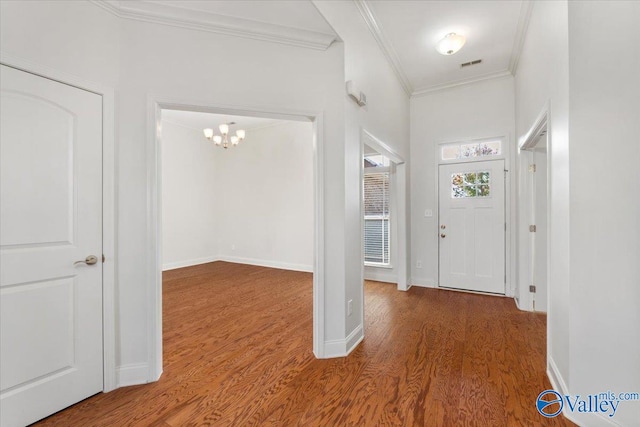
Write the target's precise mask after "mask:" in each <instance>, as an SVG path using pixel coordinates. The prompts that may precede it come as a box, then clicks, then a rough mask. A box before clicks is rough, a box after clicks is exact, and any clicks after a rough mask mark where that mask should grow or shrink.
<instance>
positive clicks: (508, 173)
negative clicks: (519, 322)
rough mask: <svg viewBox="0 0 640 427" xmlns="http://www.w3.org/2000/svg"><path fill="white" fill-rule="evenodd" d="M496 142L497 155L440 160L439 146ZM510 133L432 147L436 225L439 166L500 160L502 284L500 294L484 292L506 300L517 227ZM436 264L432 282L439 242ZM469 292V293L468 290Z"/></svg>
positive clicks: (512, 280)
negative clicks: (502, 175)
mask: <svg viewBox="0 0 640 427" xmlns="http://www.w3.org/2000/svg"><path fill="white" fill-rule="evenodd" d="M496 139H500V140H501V141H502V152H501V154H500V155H499V156H480V157H470V158H464V159H454V160H442V155H441V147H442V146H443V145H447V144H455V143H464V142H482V141H495V140H496ZM510 140H511V138H510V132H503V133H502V134H501V135H497V136H487V137H480V138H458V139H456V140H449V141H439V142H437V143H436V144H435V149H436V153H435V159H436V165H435V166H436V167H435V179H434V185H435V194H436V200H435V212H436V215H435V218H436V219H437V221H436V224H439V223H440V186H439V181H440V166H441V165H450V164H459V163H473V162H480V161H495V160H502V161H504V171H505V183H504V196H505V204H504V220H505V223H506V226H507V228H506V230H505V247H504V252H505V259H504V269H505V270H504V271H505V276H506V280H505V284H504V294H493V293H487V295H500V296H506V297H513V296H514V294H515V286H516V283H517V275H516V272H517V263H518V259H517V257H516V256H515V255H514V254H513V253H512V252H513V250H514V246H515V247H517V244H516V243H515V238H516V234H517V233H515V232H514V226H515V224H517V218H516V213H517V206H516V205H515V203H516V200H517V197H514V192H515V191H517V189H516V188H515V186H514V185H513V180H512V178H511V177H512V166H511V165H512V164H514V163H515V161H514V160H513V158H514V156H515V153H514V151H515V150H514V149H513V148H512V147H511V142H510ZM437 251H438V262H437V263H436V266H435V277H437V278H438V280H436V283H438V282H439V280H440V279H439V278H440V239H438V249H437ZM436 287H437V288H438V289H449V288H444V287H440V285H436ZM469 292H472V291H469Z"/></svg>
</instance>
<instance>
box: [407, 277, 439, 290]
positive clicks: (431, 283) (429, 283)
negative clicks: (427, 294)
mask: <svg viewBox="0 0 640 427" xmlns="http://www.w3.org/2000/svg"><path fill="white" fill-rule="evenodd" d="M411 286H416V287H419V288H437V286H436V282H435V280H433V279H420V278H418V279H413V281H412V282H411Z"/></svg>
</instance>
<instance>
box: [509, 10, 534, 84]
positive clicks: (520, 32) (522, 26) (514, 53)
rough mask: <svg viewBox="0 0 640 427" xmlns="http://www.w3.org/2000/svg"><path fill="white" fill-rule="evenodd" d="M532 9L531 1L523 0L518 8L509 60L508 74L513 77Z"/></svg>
mask: <svg viewBox="0 0 640 427" xmlns="http://www.w3.org/2000/svg"><path fill="white" fill-rule="evenodd" d="M532 9H533V2H532V1H531V0H524V1H523V2H522V6H520V17H519V18H518V28H517V30H516V36H515V38H514V40H513V49H512V50H511V58H510V60H509V72H510V73H511V74H513V75H514V76H515V75H516V71H517V69H518V63H519V62H520V54H521V53H522V47H523V46H524V40H525V36H526V34H527V29H528V28H529V20H530V19H531V10H532Z"/></svg>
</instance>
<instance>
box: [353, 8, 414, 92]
mask: <svg viewBox="0 0 640 427" xmlns="http://www.w3.org/2000/svg"><path fill="white" fill-rule="evenodd" d="M353 2H354V3H355V4H356V6H357V7H358V10H359V11H360V15H362V18H363V19H364V22H366V24H367V27H369V31H370V32H371V35H373V38H374V39H375V41H376V42H377V43H378V46H379V47H380V50H381V51H382V54H383V55H384V56H385V58H387V61H388V62H389V65H391V69H392V70H393V72H394V73H395V75H396V77H397V78H398V81H399V82H400V85H401V86H402V89H404V91H405V93H406V94H407V96H409V97H411V95H412V93H413V87H412V86H411V82H409V79H408V78H407V75H406V74H405V72H404V70H403V69H402V65H401V64H400V59H399V58H398V54H397V53H396V51H395V49H394V48H393V45H392V44H391V42H390V41H389V39H388V38H387V36H386V35H385V34H384V31H383V30H382V27H381V26H380V23H379V22H378V20H377V19H376V16H375V14H374V13H373V11H372V10H371V8H370V7H369V4H368V3H367V0H353Z"/></svg>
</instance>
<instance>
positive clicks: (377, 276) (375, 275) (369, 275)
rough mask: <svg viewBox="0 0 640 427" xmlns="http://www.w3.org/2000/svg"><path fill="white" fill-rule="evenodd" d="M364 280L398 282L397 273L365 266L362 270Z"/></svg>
mask: <svg viewBox="0 0 640 427" xmlns="http://www.w3.org/2000/svg"><path fill="white" fill-rule="evenodd" d="M364 280H373V281H374V282H384V283H393V284H397V283H398V275H397V274H394V273H387V272H386V271H379V270H369V269H367V268H365V270H364Z"/></svg>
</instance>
